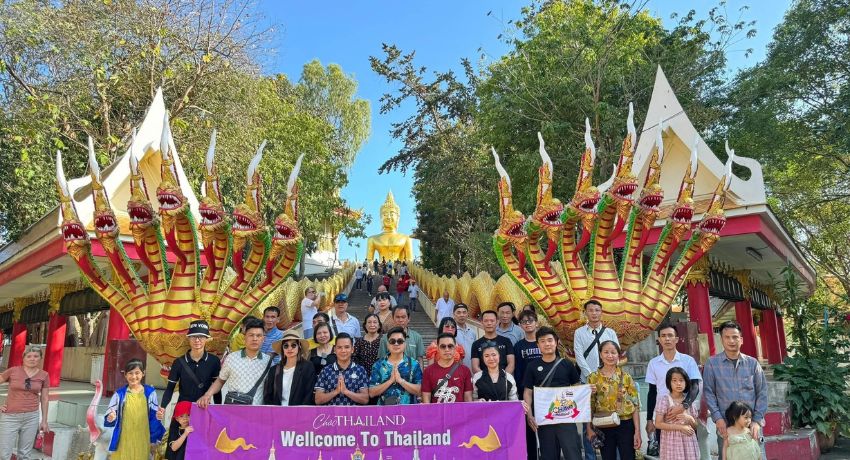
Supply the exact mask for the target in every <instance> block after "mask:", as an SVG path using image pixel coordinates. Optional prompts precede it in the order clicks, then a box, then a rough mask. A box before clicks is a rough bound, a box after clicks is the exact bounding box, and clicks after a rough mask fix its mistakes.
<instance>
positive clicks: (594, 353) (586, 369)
mask: <svg viewBox="0 0 850 460" xmlns="http://www.w3.org/2000/svg"><path fill="white" fill-rule="evenodd" d="M599 327H600V328H601V327H602V326H599ZM594 337H596V335H595V334H594V333H593V329H592V328H591V327H590V326H589V325H584V326H582V327H580V328H578V329H576V333H575V336H574V337H573V351H574V352H575V355H576V364H577V365H578V367H579V369H580V370H581V381H582V383H587V376H589V375H590V374H591V372H596V371H598V370H599V344H597V345H596V346H595V347H594V349H593V350H590V353H589V354H588V355H587V359H585V358H584V350H587V347H589V346H590V344H591V343H593V339H594ZM608 340H612V341H614V342H615V343H617V345H619V344H620V340H618V339H617V332H616V331H614V329H611V328H610V327H606V328H605V330H604V331H603V332H602V336H601V337H599V343H602V342H606V341H608Z"/></svg>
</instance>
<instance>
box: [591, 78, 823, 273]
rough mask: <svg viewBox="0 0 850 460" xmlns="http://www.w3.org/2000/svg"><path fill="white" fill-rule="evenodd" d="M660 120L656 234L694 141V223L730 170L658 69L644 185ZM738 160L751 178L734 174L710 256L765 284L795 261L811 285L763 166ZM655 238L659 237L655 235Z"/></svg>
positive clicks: (643, 142)
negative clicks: (660, 194) (770, 199)
mask: <svg viewBox="0 0 850 460" xmlns="http://www.w3.org/2000/svg"><path fill="white" fill-rule="evenodd" d="M659 120H663V125H664V131H663V142H664V158H663V161H662V164H661V180H660V184H661V187H662V188H663V189H664V201H663V202H662V205H661V212H660V213H659V215H658V220H657V221H656V222H655V227H656V229H655V230H656V233H657V231H658V230H660V228H659V227H663V226H664V225H665V224H666V220H667V219H668V218H669V216H670V213H671V209H672V207H673V205H674V204H675V201H676V198H677V196H678V192H679V186H680V184H681V182H682V177H683V176H684V174H685V171H686V169H687V167H688V163H689V161H690V157H691V147H692V146H693V143H694V140H695V139H696V140H698V142H697V161H698V165H699V166H698V169H697V175H696V178H695V184H694V194H693V200H694V217H693V222H699V221H700V220H701V219H702V216H703V214H704V213H705V212H706V210H707V209H708V204H709V202H710V201H711V197H712V194H713V193H714V190H715V188H716V187H717V184H718V183H719V182H720V180H721V179H722V178H723V176H724V175H725V173H726V168H725V165H724V161H721V160H720V159H719V158H718V157H717V155H715V153H714V152H713V151H712V150H711V148H709V147H708V145H706V143H705V141H704V140H703V138H702V136H701V135H700V134H699V132H698V131H697V129H696V128H695V127H694V125H693V124H692V123H691V121H690V119H689V118H688V115H687V113H685V110H684V109H683V108H682V105H681V104H680V103H679V100H678V98H677V97H676V94H675V93H674V92H673V89H672V88H671V87H670V82H668V81H667V77H666V76H665V75H664V71H663V70H661V68H660V67H659V68H658V71H657V73H656V75H655V86H654V88H653V91H652V96H651V98H650V101H649V108H648V109H647V114H646V118H645V121H644V125H643V128H642V129H641V136H640V139H639V140H638V145H637V147H636V149H635V155H634V163H633V166H632V171H633V172H634V174H635V176H636V177H637V178H638V182H639V183H643V180H644V178H645V177H646V173H647V170H648V168H649V160H650V157H651V155H652V153H653V151H654V150H655V143H656V137H657V136H656V132H657V129H658V122H659ZM729 143H730V147H731V148H733V149H734V148H735V145H734V144H735V143H734V139H730V140H729ZM740 153H744V154H745V153H746V152H740ZM734 163H735V164H737V165H739V166H743V167H745V168H747V169H748V170H749V178H748V179H746V180H744V179H742V178H740V177H738V176H735V175H733V177H732V182H731V184H730V188H729V191H728V192H727V199H726V202H725V205H724V209H725V211H726V216H727V224H726V227H724V229H723V232H722V233H721V235H722V238H720V240H719V241H718V243H717V244H716V245H715V247H714V248H713V249H712V250H711V257H712V258H713V259H717V260H719V261H721V262H722V263H724V264H728V265H729V266H731V267H734V268H735V269H739V270H749V271H750V272H751V273H752V275H751V276H752V277H753V278H755V279H757V280H759V281H761V282H763V283H770V282H771V281H770V280H771V278H774V279H776V278H777V277H778V275H779V272H780V271H781V269H782V268H783V267H784V266H785V265H787V264H789V263H790V264H791V265H792V266H794V268H795V269H796V271H797V273H798V274H799V275H800V277H801V279H803V280H804V281H806V284H807V285H808V286H809V288H810V289H812V288H813V287H814V282H815V270H814V268H813V267H812V266H811V264H810V263H809V262H808V261H807V260H806V258H805V256H804V255H803V253H802V252H801V251H800V249H799V248H798V247H797V245H796V244H795V242H794V241H793V239H792V238H791V235H790V232H788V230H787V229H786V228H785V227H784V226H783V225H782V223H781V222H780V221H779V219H778V218H777V217H776V215H775V214H774V213H773V211H772V210H771V209H770V207H769V206H768V204H767V195H766V193H765V185H764V175H763V173H762V167H761V165H760V164H759V162H758V161H756V160H754V159H752V158H747V157H744V156H741V155H739V152H735V159H734ZM739 171H740V169H739ZM603 185H604V184H603ZM601 186H602V185H601ZM601 186H600V187H601ZM650 239H651V240H654V238H652V237H651V238H650ZM649 250H651V249H649V248H647V251H649Z"/></svg>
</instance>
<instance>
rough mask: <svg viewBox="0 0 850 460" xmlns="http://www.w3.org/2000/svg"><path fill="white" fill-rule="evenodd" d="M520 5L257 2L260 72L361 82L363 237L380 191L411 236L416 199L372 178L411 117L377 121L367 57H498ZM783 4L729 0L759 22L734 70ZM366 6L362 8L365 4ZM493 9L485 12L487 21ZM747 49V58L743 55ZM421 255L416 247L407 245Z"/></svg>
mask: <svg viewBox="0 0 850 460" xmlns="http://www.w3.org/2000/svg"><path fill="white" fill-rule="evenodd" d="M525 4H527V2H525V1H515V0H500V1H491V2H481V1H457V0H455V1H444V0H439V1H435V0H431V1H427V2H425V1H420V2H391V1H387V0H381V1H370V2H340V1H326V0H315V1H311V2H305V1H280V0H261V2H260V10H261V12H262V13H263V14H265V16H266V17H267V19H268V20H270V21H271V22H273V23H276V24H278V26H277V27H276V28H277V30H276V34H275V38H274V41H273V43H272V47H273V48H274V49H275V52H274V54H271V55H269V56H268V57H267V58H266V60H265V61H266V62H265V63H264V66H263V72H264V73H267V74H274V73H285V74H287V75H289V76H290V77H291V78H292V79H293V80H297V78H298V76H299V75H300V73H301V68H302V66H303V65H304V64H305V63H306V62H308V61H311V60H313V59H319V60H320V61H321V62H322V64H325V65H327V64H329V63H336V64H339V65H341V66H342V68H343V69H344V71H345V72H346V73H348V74H350V75H352V76H353V77H354V78H355V79H356V80H357V82H358V84H359V88H358V96H359V97H361V98H363V99H367V100H369V101H370V103H371V107H372V133H371V136H370V137H369V140H368V141H367V142H366V144H365V145H364V146H363V148H362V149H361V150H360V152H359V153H358V155H357V159H356V160H355V162H354V165H353V167H352V168H351V171H350V172H349V185H348V187H346V188H345V189H344V190H343V191H342V195H343V197H344V198H345V199H346V200H347V201H348V203H349V205H350V206H351V207H353V208H358V209H360V208H362V209H363V210H364V211H365V212H366V213H368V214H370V215H371V216H372V224H371V225H370V226H369V227H368V228H367V231H366V233H367V234H368V235H371V234H375V233H379V232H380V231H381V228H380V219H379V217H378V209H379V207H380V205H381V203H383V202H384V199H385V197H386V194H387V192H388V191H389V190H392V192H393V194H394V195H395V199H396V202H397V203H398V204H399V206H400V207H401V218H400V222H399V231H401V232H403V233H407V234H410V233H411V232H412V230H413V228H414V227H415V226H416V220H415V219H416V214H415V202H414V200H413V197H412V196H411V186H412V183H413V179H412V177H411V173H410V172H408V173H407V175H406V176H405V175H402V174H401V173H399V172H393V173H390V174H378V167H379V166H380V165H381V164H382V163H383V162H384V161H386V160H387V159H388V158H390V157H391V156H392V155H393V154H394V153H395V152H397V151H398V150H399V148H400V147H401V143H400V142H399V141H397V140H395V139H393V138H392V137H391V136H390V134H389V130H390V126H391V124H392V123H393V122H397V121H400V120H403V119H404V118H405V117H406V116H407V115H409V112H404V111H401V110H396V111H394V112H392V113H390V114H385V115H381V114H380V113H379V109H380V102H379V99H380V97H381V96H382V95H383V94H384V93H386V92H388V91H390V90H391V89H392V88H390V87H389V86H388V84H387V83H386V82H385V81H384V80H383V79H382V78H381V77H379V76H378V75H377V74H375V73H374V72H372V70H371V68H370V66H369V56H382V53H381V44H382V43H394V44H396V45H397V46H398V47H399V48H400V49H401V50H403V51H404V52H409V51H413V50H415V51H416V62H417V64H418V65H424V66H426V67H428V68H429V69H431V70H446V69H458V68H459V64H458V63H459V62H460V60H461V59H462V58H464V57H468V58H471V59H472V60H473V62H477V57H478V55H479V48H481V49H483V51H484V52H485V53H486V54H487V55H488V56H489V59H490V60H494V59H496V58H498V56H500V55H502V54H503V53H504V52H505V51H507V48H506V47H505V45H504V44H503V43H501V42H500V41H499V40H498V39H497V36H498V35H499V34H500V33H501V32H503V31H504V30H505V28H506V25H507V21H508V20H510V19H514V18H517V17H519V11H520V8H521V7H522V6H523V5H525ZM789 4H790V2H789V1H788V0H779V1H777V0H773V1H767V0H750V1H741V0H729V1H728V4H727V6H726V8H727V11H728V12H729V15H730V16H731V17H732V19H735V18H737V17H738V9H739V8H740V7H741V6H743V5H748V6H749V7H750V9H749V10H748V11H746V12H744V13H743V19H746V20H756V21H757V23H756V28H757V29H758V34H757V36H756V37H755V38H753V39H750V40H746V41H744V42H743V43H741V44H739V45H738V46H735V47H734V48H733V49H732V52H731V53H730V54H729V56H728V57H729V61H730V67H731V68H733V69H739V68H746V67H750V66H752V65H753V64H755V63H757V62H759V61H760V60H762V59H763V58H764V55H765V48H766V45H767V44H768V43H769V42H770V37H771V35H772V31H773V29H774V27H776V25H777V24H778V23H779V22H780V21H781V20H782V16H783V14H784V12H785V10H786V9H787V8H788V6H789ZM366 5H368V6H366ZM715 5H717V2H716V1H706V0H697V1H689V2H682V1H678V0H650V1H649V3H648V5H647V9H648V10H649V11H650V12H652V13H653V14H654V15H656V16H659V17H661V18H663V19H664V21H665V23H666V24H668V25H672V23H673V22H672V21H670V20H669V16H670V14H671V13H673V12H677V13H679V14H680V15H683V14H685V13H687V10H688V9H690V8H693V9H695V10H696V11H697V13H698V17H706V16H707V12H708V10H709V9H710V8H712V7H713V6H715ZM488 11H491V12H492V14H491V15H489V16H488V15H487V13H488ZM746 48H753V51H754V52H753V54H752V55H750V57H748V58H747V57H745V56H744V51H743V50H744V49H746ZM355 243H359V247H357V246H355V245H354V244H351V242H348V241H345V240H343V241H341V242H340V257H341V258H343V259H354V257H355V255H356V257H357V258H358V259H360V260H362V259H363V257H364V254H365V252H366V244H365V240H364V241H358V242H355ZM414 252H416V253H417V254H418V246H417V245H416V244H415V245H414Z"/></svg>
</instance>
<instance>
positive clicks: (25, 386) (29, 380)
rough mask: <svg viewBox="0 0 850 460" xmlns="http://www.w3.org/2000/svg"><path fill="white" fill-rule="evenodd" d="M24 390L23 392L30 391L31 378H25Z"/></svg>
mask: <svg viewBox="0 0 850 460" xmlns="http://www.w3.org/2000/svg"><path fill="white" fill-rule="evenodd" d="M24 389H25V390H30V389H32V379H31V378H29V377H27V378H25V379H24Z"/></svg>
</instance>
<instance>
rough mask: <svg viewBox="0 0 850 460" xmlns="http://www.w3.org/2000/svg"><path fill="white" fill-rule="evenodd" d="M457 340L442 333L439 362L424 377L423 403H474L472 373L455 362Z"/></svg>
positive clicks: (439, 338)
mask: <svg viewBox="0 0 850 460" xmlns="http://www.w3.org/2000/svg"><path fill="white" fill-rule="evenodd" d="M456 346H457V344H456V343H455V338H454V336H453V335H451V334H447V333H442V334H440V335H439V336H438V337H437V347H438V350H437V360H436V361H434V364H432V365H430V366H428V367H427V368H425V373H424V374H423V375H422V403H423V404H431V403H454V402H472V373H471V372H470V371H469V368H468V367H466V366H464V365H463V364H461V363H459V362H457V363H456V362H455V347H456Z"/></svg>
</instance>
